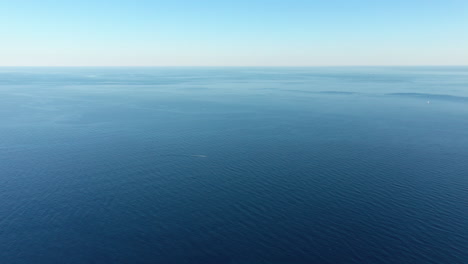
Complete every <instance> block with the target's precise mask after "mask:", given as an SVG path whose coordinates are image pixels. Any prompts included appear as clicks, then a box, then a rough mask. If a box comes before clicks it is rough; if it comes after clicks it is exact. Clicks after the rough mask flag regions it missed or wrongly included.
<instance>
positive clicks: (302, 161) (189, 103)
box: [0, 67, 468, 264]
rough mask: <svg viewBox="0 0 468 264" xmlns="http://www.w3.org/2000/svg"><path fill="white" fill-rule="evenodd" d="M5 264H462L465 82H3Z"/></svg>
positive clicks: (430, 76) (138, 77) (140, 74)
mask: <svg viewBox="0 0 468 264" xmlns="http://www.w3.org/2000/svg"><path fill="white" fill-rule="evenodd" d="M428 101H429V103H428ZM0 263H7V264H13V263H163V264H166V263H168V264H171V263H177V264H179V263H181V264H191V263H197V264H198V263H203V264H210V263H215V264H224V263H229V264H238V263H240V264H247V263H248V264H253V263H273V264H280V263H281V264H283V263H284V264H286V263H292V264H304V263H347V264H348V263H398V264H402V263H424V264H426V263H437V264H445V263H447V264H457V263H468V67H440V68H437V67H419V68H416V67H414V68H412V67H408V68H382V67H381V68H378V67H376V68H0Z"/></svg>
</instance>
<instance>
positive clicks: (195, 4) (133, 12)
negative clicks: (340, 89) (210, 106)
mask: <svg viewBox="0 0 468 264" xmlns="http://www.w3.org/2000/svg"><path fill="white" fill-rule="evenodd" d="M0 36H1V39H0V40H1V41H0V66H321V65H323V66H333V65H468V0H392V1H376V0H320V1H319V0H288V1H286V0H282V1H277V0H237V1H227V0H218V1H215V0H212V1H207V0H200V1H195V0H192V1H188V0H171V1H158V0H154V1H148V0H133V1H130V0H113V1H110V0H102V1H97V0H95V1H92V0H81V1H69V0H62V1H52V0H41V1H37V0H0Z"/></svg>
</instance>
